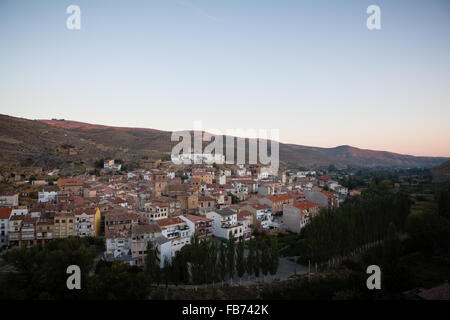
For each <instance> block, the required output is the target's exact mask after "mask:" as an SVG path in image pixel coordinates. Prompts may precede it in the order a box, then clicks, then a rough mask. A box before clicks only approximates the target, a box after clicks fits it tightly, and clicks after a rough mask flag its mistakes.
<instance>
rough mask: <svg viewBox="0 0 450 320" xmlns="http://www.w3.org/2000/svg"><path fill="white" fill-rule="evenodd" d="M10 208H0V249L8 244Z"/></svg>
mask: <svg viewBox="0 0 450 320" xmlns="http://www.w3.org/2000/svg"><path fill="white" fill-rule="evenodd" d="M11 211H12V209H11V208H0V250H1V249H2V248H3V247H4V246H7V245H8V230H9V218H10V217H11Z"/></svg>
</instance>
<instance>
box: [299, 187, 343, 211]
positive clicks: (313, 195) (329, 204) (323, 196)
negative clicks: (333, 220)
mask: <svg viewBox="0 0 450 320" xmlns="http://www.w3.org/2000/svg"><path fill="white" fill-rule="evenodd" d="M304 194H305V198H306V200H308V201H311V202H315V203H318V204H319V205H320V207H322V208H333V207H339V199H338V197H337V196H335V195H334V194H332V193H331V192H329V191H325V190H322V189H320V188H312V190H311V191H308V190H305V191H304Z"/></svg>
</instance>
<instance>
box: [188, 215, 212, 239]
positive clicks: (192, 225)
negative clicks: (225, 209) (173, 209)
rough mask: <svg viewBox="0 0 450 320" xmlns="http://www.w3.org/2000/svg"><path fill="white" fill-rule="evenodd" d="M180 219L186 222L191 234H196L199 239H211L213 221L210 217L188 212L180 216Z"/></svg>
mask: <svg viewBox="0 0 450 320" xmlns="http://www.w3.org/2000/svg"><path fill="white" fill-rule="evenodd" d="M180 219H182V220H183V221H185V222H186V223H187V225H188V227H189V230H190V233H191V234H192V235H193V234H196V235H197V237H198V239H199V240H203V239H208V240H209V239H211V236H212V222H213V220H212V219H209V218H206V217H201V216H194V215H190V214H187V215H184V216H180Z"/></svg>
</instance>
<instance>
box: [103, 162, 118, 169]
mask: <svg viewBox="0 0 450 320" xmlns="http://www.w3.org/2000/svg"><path fill="white" fill-rule="evenodd" d="M103 168H105V169H108V170H120V169H121V168H122V165H121V164H116V163H115V162H114V160H105V162H104V163H103Z"/></svg>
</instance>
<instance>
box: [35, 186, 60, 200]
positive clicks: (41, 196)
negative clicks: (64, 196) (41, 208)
mask: <svg viewBox="0 0 450 320" xmlns="http://www.w3.org/2000/svg"><path fill="white" fill-rule="evenodd" d="M57 196H58V187H57V186H45V187H43V188H42V191H40V192H39V193H38V202H52V203H56V199H57Z"/></svg>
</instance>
